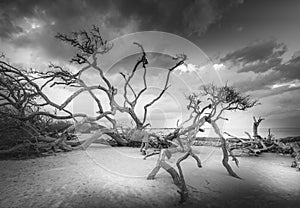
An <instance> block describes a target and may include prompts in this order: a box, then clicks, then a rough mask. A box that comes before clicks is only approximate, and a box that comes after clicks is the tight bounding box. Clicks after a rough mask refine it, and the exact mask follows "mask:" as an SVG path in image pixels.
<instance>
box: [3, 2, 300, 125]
mask: <svg viewBox="0 0 300 208" xmlns="http://www.w3.org/2000/svg"><path fill="white" fill-rule="evenodd" d="M299 10H300V1H298V0H286V1H283V0H281V1H280V0H193V1H186V0H160V1H159V0H126V1H124V0H68V1H67V0H53V1H46V0H26V1H25V0H0V52H3V53H5V54H6V57H7V58H8V60H9V62H10V63H13V64H16V65H19V66H22V67H33V68H35V69H37V70H46V68H47V65H48V64H49V62H52V63H58V64H61V65H66V64H67V63H68V60H69V59H70V57H71V55H72V53H73V52H74V51H72V50H71V49H70V48H69V47H68V46H66V45H65V44H63V43H60V42H59V41H58V40H56V39H55V38H54V35H55V34H56V33H57V32H60V33H70V32H71V31H78V30H81V29H89V28H90V27H91V25H93V24H95V25H97V26H99V27H100V28H101V31H102V35H103V37H104V38H105V39H107V40H113V41H115V44H114V50H115V51H112V52H111V54H110V57H107V58H103V60H104V61H103V63H104V65H105V66H108V64H107V63H105V61H107V60H110V59H111V57H113V59H114V62H113V63H112V62H111V63H110V64H111V65H110V67H109V70H108V71H107V74H108V76H109V77H110V79H111V80H112V82H113V83H117V84H120V83H121V77H120V76H119V74H118V72H120V71H125V72H126V71H128V70H129V69H130V67H132V65H133V64H134V63H135V61H136V59H137V58H138V55H134V54H135V53H137V52H138V49H136V48H134V46H133V45H132V46H131V45H130V46H129V45H126V44H125V45H126V47H125V46H124V45H122V44H124V38H125V40H126V41H127V42H130V43H131V42H133V41H136V39H137V41H140V42H141V43H143V45H144V46H145V49H146V50H147V51H151V52H153V53H151V54H149V60H151V61H150V66H149V68H151V70H149V74H148V75H149V77H148V78H149V84H150V86H152V87H151V89H150V90H149V93H148V94H147V95H145V97H144V99H143V102H146V101H147V100H149V99H151V98H153V93H157V92H158V91H159V89H160V87H161V86H162V85H163V80H164V76H165V75H166V71H165V70H164V69H166V68H167V67H169V66H170V65H168V64H170V62H168V61H167V60H168V56H167V55H174V54H176V53H186V54H187V55H188V56H189V60H188V62H187V65H185V66H182V67H181V68H179V69H178V70H177V71H176V72H175V73H174V75H173V77H172V79H171V87H170V92H169V93H168V94H166V96H164V98H163V100H162V101H161V103H158V104H157V105H155V106H154V107H153V109H152V111H151V113H150V119H151V122H152V123H153V125H154V127H159V126H164V127H166V126H167V127H171V126H174V125H175V122H176V120H177V119H183V118H184V116H185V113H186V112H185V110H184V108H185V106H184V105H185V101H184V94H185V93H187V92H190V91H195V90H197V89H198V88H199V86H200V85H201V84H203V83H209V82H214V83H218V82H220V83H224V82H228V83H229V84H230V85H233V86H235V87H237V88H238V89H239V90H240V91H241V92H243V93H245V94H250V95H251V96H253V97H254V98H258V99H259V100H260V102H261V103H262V105H260V106H257V107H255V108H253V109H251V110H249V111H248V112H246V113H235V114H230V115H228V117H230V121H229V122H228V123H227V124H226V125H227V126H228V125H229V126H231V127H234V128H243V127H249V126H251V122H252V116H253V115H255V116H263V117H265V118H266V121H264V123H263V124H262V127H265V128H274V127H299V126H298V125H299V123H300V105H299V103H300V96H299V91H300V90H299V87H300V81H299V79H300V69H299V68H300V52H299V51H300V38H299V37H300V36H299V34H300V13H299ZM142 31H160V32H164V33H154V35H153V34H152V33H142V37H140V36H139V35H133V36H130V35H129V36H126V35H128V34H132V33H135V32H142ZM145 34H146V35H145ZM124 35H125V36H124ZM120 37H121V41H120ZM145 37H146V38H145ZM157 37H159V38H157ZM126 38H127V39H126ZM131 47H132V48H131ZM124 48H126V49H124ZM120 49H122V50H120ZM120 51H121V52H122V53H123V54H127V56H124V55H123V56H120V57H118V58H117V57H116V56H117V55H116V54H117V53H120ZM128 51H130V52H128ZM162 54H164V55H162ZM165 54H167V55H165ZM116 60H117V61H116ZM151 64H152V65H151ZM69 67H71V68H72V67H73V68H76V67H75V66H69ZM92 77H93V74H92V73H91V74H89V75H88V76H87V79H90V80H91V81H96V80H95V79H94V80H93V78H92ZM135 86H136V87H137V89H138V87H139V86H141V80H140V79H138V78H137V79H136V80H135ZM48 93H49V94H51V93H52V94H53V90H52V91H51V90H49V92H48ZM65 93H66V91H65V90H64V89H57V90H56V91H55V96H54V97H55V98H56V99H58V101H60V100H63V99H64V97H65ZM85 96H86V95H82V96H81V99H77V101H75V103H73V104H72V106H71V107H72V108H73V109H74V111H85V112H87V113H89V114H93V112H94V111H93V108H92V107H90V106H91V105H90V104H88V98H87V97H85ZM99 96H101V95H99ZM82 100H84V101H82ZM166 104H167V105H166ZM163 105H164V106H165V107H162V106H163ZM87 106H88V107H87ZM71 107H70V108H71ZM162 116H163V119H162ZM159 121H163V123H162V122H159Z"/></svg>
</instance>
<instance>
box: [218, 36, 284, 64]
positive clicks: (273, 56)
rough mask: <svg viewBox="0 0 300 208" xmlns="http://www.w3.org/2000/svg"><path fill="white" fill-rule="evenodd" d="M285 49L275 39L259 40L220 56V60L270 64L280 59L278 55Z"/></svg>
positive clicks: (235, 62) (237, 62)
mask: <svg viewBox="0 0 300 208" xmlns="http://www.w3.org/2000/svg"><path fill="white" fill-rule="evenodd" d="M286 51H287V48H286V46H285V45H284V44H283V43H278V42H277V41H276V40H268V41H260V42H256V43H254V44H251V45H248V46H246V47H244V48H241V49H238V50H236V51H234V52H231V53H228V54H227V55H226V56H225V57H223V58H221V59H220V61H221V62H232V63H234V64H241V65H243V66H245V65H247V64H255V63H262V62H263V63H266V64H271V65H272V63H274V62H276V63H278V61H279V60H280V57H281V56H282V55H283V54H284V53H285V52H286Z"/></svg>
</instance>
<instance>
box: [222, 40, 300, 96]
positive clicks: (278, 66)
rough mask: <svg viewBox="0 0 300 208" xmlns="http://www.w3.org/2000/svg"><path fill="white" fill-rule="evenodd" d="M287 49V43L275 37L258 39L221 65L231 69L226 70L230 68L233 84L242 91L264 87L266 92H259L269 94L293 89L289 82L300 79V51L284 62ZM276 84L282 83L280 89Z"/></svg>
mask: <svg viewBox="0 0 300 208" xmlns="http://www.w3.org/2000/svg"><path fill="white" fill-rule="evenodd" d="M286 51H287V47H286V46H285V44H283V43H278V42H277V41H276V40H267V41H259V42H256V43H253V44H250V45H248V46H246V47H244V48H241V49H238V50H236V51H233V52H231V53H228V54H227V55H225V56H224V57H223V58H221V59H220V63H219V64H224V65H226V69H230V70H226V72H225V73H228V71H231V73H230V75H231V77H230V79H231V80H232V81H233V85H235V86H236V87H238V88H239V89H241V90H242V91H244V92H247V91H249V92H251V91H259V90H261V91H263V93H261V92H260V93H259V94H260V96H268V93H269V94H272V95H273V94H276V93H282V92H284V91H289V90H294V89H292V88H293V87H289V86H290V85H289V84H286V83H295V82H297V80H299V79H300V71H299V68H300V53H299V52H296V53H295V54H294V55H293V56H292V57H291V58H290V59H289V60H287V61H285V62H283V55H284V54H285V52H286ZM220 73H222V72H220ZM223 74H224V73H223ZM225 76H226V75H225ZM235 78H236V79H235ZM273 86H281V89H280V90H278V89H277V90H275V88H276V87H275V88H274V87H273ZM265 90H266V91H267V92H268V93H266V91H265Z"/></svg>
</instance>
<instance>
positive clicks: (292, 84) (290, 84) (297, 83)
mask: <svg viewBox="0 0 300 208" xmlns="http://www.w3.org/2000/svg"><path fill="white" fill-rule="evenodd" d="M299 86H300V81H299V80H294V81H292V82H286V83H280V84H274V85H272V87H271V88H272V89H276V88H279V87H288V88H293V87H299Z"/></svg>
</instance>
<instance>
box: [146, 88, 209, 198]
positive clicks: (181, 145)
mask: <svg viewBox="0 0 300 208" xmlns="http://www.w3.org/2000/svg"><path fill="white" fill-rule="evenodd" d="M187 98H188V101H189V104H188V105H187V108H188V110H190V111H191V112H190V115H189V118H188V119H187V120H185V121H184V122H182V123H181V124H180V125H179V126H178V127H177V129H175V131H174V132H173V133H172V134H170V135H169V137H168V138H166V139H170V140H168V141H169V142H170V143H172V144H173V146H171V147H170V148H164V149H161V150H160V153H159V158H158V160H157V163H156V166H155V167H154V169H153V170H152V171H151V173H150V174H149V175H148V177H147V179H148V180H153V179H154V178H155V176H156V174H157V173H158V171H159V170H160V168H163V169H164V170H165V171H167V172H168V173H169V174H170V175H171V177H172V178H173V181H174V184H175V185H176V186H177V187H178V188H179V190H178V193H179V194H180V202H181V203H182V202H184V201H186V200H187V198H188V189H187V187H186V184H185V180H184V174H183V171H182V168H181V165H180V164H181V162H183V161H184V160H185V159H187V158H188V157H189V156H191V157H192V158H194V159H195V161H196V163H197V166H198V167H199V168H201V167H202V165H201V161H200V159H199V157H198V156H197V155H196V154H195V153H194V152H193V148H192V145H193V143H194V141H195V139H196V134H197V133H198V131H199V129H201V126H202V125H203V124H204V123H205V122H206V121H207V117H206V116H203V117H201V116H202V114H203V113H204V112H205V110H206V109H210V108H211V104H208V105H207V106H205V107H203V108H201V105H200V104H201V100H200V99H198V98H197V96H196V94H192V95H190V96H188V97H187ZM187 124H188V125H187ZM175 153H183V156H182V157H180V158H179V159H178V160H177V162H176V166H177V169H178V171H177V170H175V169H174V168H173V167H171V165H169V164H168V163H167V162H166V161H165V159H166V157H167V158H168V159H170V158H171V157H172V154H175Z"/></svg>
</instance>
